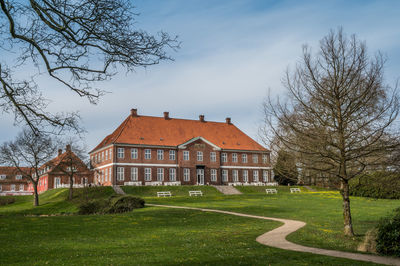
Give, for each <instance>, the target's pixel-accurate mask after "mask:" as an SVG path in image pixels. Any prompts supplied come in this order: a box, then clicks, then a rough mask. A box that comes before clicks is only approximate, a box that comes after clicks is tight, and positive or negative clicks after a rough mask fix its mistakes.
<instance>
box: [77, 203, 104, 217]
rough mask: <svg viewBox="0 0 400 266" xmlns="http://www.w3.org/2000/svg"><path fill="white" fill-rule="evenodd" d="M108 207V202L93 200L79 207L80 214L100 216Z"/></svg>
mask: <svg viewBox="0 0 400 266" xmlns="http://www.w3.org/2000/svg"><path fill="white" fill-rule="evenodd" d="M107 206H108V202H107V200H91V201H88V202H85V203H82V204H81V205H79V211H78V213H79V214H100V213H104V210H105V209H106V207H107Z"/></svg>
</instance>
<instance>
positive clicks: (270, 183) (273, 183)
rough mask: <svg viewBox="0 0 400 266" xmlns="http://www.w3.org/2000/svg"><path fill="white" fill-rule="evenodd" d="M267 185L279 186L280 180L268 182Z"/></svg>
mask: <svg viewBox="0 0 400 266" xmlns="http://www.w3.org/2000/svg"><path fill="white" fill-rule="evenodd" d="M265 185H266V186H268V187H277V186H278V185H279V184H278V182H268V183H266V184H265Z"/></svg>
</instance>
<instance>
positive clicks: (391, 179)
mask: <svg viewBox="0 0 400 266" xmlns="http://www.w3.org/2000/svg"><path fill="white" fill-rule="evenodd" d="M349 184H350V195H352V196H359V197H371V198H379V199H400V174H399V173H393V172H385V171H380V172H374V173H371V174H367V175H363V176H360V177H355V178H353V179H352V180H351V181H350V183H349Z"/></svg>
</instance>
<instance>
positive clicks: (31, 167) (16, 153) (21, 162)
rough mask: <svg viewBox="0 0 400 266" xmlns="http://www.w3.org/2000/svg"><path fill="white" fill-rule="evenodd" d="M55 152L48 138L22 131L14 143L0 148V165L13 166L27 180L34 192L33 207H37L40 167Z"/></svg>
mask: <svg viewBox="0 0 400 266" xmlns="http://www.w3.org/2000/svg"><path fill="white" fill-rule="evenodd" d="M55 150H56V147H55V145H54V144H53V141H52V139H51V138H50V137H47V136H42V135H37V134H34V133H33V132H32V131H31V130H30V129H24V130H23V131H22V132H21V133H19V134H18V136H17V137H16V139H15V140H14V141H10V142H6V143H4V144H2V145H1V146H0V164H3V165H8V166H13V167H15V168H16V169H17V170H18V172H19V173H21V174H22V176H23V178H25V179H28V180H29V181H30V182H31V183H32V185H33V190H34V206H39V194H38V190H37V186H38V182H39V178H40V175H41V173H42V172H41V171H43V170H45V169H44V168H43V167H42V166H43V165H44V163H46V162H47V161H49V160H50V159H51V158H52V156H53V155H54V153H55Z"/></svg>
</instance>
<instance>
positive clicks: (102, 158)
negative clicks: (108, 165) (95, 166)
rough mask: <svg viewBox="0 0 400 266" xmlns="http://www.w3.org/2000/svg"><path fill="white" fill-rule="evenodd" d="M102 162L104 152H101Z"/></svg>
mask: <svg viewBox="0 0 400 266" xmlns="http://www.w3.org/2000/svg"><path fill="white" fill-rule="evenodd" d="M101 160H102V161H104V151H103V152H101Z"/></svg>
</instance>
